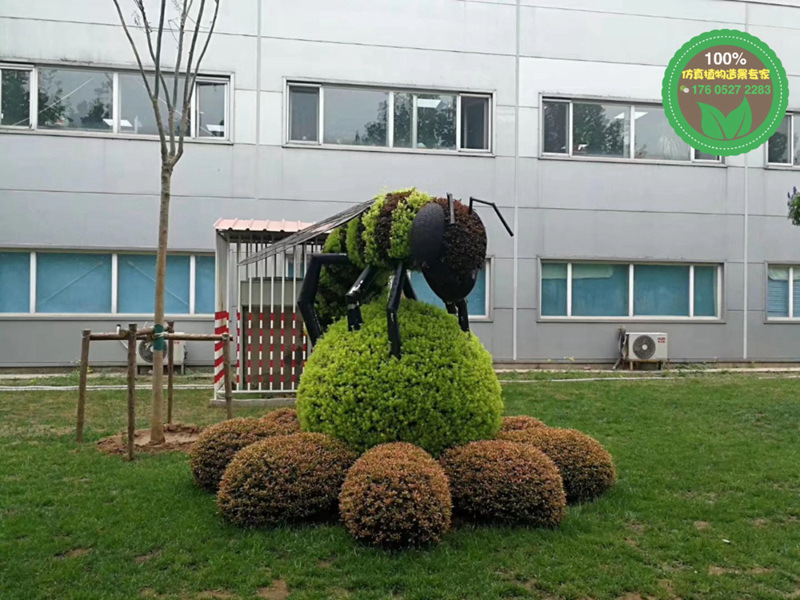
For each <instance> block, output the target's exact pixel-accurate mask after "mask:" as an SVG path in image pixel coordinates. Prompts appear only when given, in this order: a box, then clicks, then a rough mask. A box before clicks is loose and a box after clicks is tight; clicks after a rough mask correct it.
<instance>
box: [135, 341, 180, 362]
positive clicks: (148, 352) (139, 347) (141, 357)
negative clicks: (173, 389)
mask: <svg viewBox="0 0 800 600" xmlns="http://www.w3.org/2000/svg"><path fill="white" fill-rule="evenodd" d="M172 343H173V357H172V360H173V364H174V365H175V366H176V367H183V363H184V361H185V360H186V346H184V345H183V344H184V343H183V342H182V341H180V340H175V341H174V342H172ZM167 347H169V346H167ZM164 358H165V359H164V366H166V365H167V360H166V357H164ZM136 366H137V367H152V366H153V342H152V341H150V340H139V341H137V342H136Z"/></svg>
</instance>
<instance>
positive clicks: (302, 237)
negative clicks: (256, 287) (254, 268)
mask: <svg viewBox="0 0 800 600" xmlns="http://www.w3.org/2000/svg"><path fill="white" fill-rule="evenodd" d="M375 200H376V199H375V198H372V199H371V200H367V201H366V202H362V203H361V204H356V205H355V206H351V207H350V208H348V209H347V210H343V211H342V212H340V213H337V214H335V215H333V216H332V217H328V218H327V219H325V220H323V221H320V222H319V223H314V224H313V225H309V226H308V227H306V228H305V229H301V230H300V231H298V232H297V233H293V234H292V235H290V236H289V237H286V238H283V239H282V240H280V241H278V242H275V243H274V244H270V245H269V246H267V247H266V248H264V249H263V250H261V251H259V252H256V253H255V254H251V255H250V256H248V257H246V258H244V259H242V260H241V261H239V265H240V266H241V265H249V264H252V263H254V262H257V261H259V260H262V259H264V258H269V257H270V256H274V255H276V254H278V253H280V252H283V251H284V250H285V249H286V248H291V247H292V246H297V245H299V244H302V243H303V242H307V241H308V240H310V239H313V238H315V237H317V236H318V235H322V234H323V233H328V232H329V231H331V230H333V229H336V228H337V227H339V225H344V224H345V223H347V222H348V221H352V220H353V219H355V218H357V217H360V216H361V215H363V214H364V213H365V212H367V210H369V208H370V207H371V206H372V205H373V204H375Z"/></svg>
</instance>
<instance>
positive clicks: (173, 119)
mask: <svg viewBox="0 0 800 600" xmlns="http://www.w3.org/2000/svg"><path fill="white" fill-rule="evenodd" d="M112 1H113V2H114V6H115V7H116V9H117V14H118V15H119V20H120V23H122V28H123V30H124V31H125V35H126V37H127V38H128V41H129V42H130V45H131V48H132V49H133V54H134V56H135V57H136V64H137V65H138V66H139V72H140V73H141V75H142V80H143V81H144V87H145V89H146V90H147V95H148V96H149V97H150V101H151V102H152V104H153V113H154V115H155V121H156V128H157V130H158V137H159V140H160V143H161V207H160V212H159V219H158V254H157V257H156V298H155V313H154V315H153V321H154V327H155V330H156V339H155V343H154V345H153V350H154V352H153V410H152V415H151V419H150V441H151V443H154V444H160V443H163V441H164V424H163V404H164V394H163V385H164V353H165V351H166V344H165V343H164V340H163V339H162V338H161V337H159V336H158V334H159V333H163V331H164V288H165V281H166V275H167V240H168V236H169V204H170V195H171V186H172V173H173V170H174V169H175V165H176V164H177V163H178V161H179V160H180V159H181V156H183V143H184V137H185V135H186V132H187V130H188V127H189V124H190V121H189V111H190V107H191V100H192V93H193V92H194V88H195V83H196V81H197V74H198V72H199V70H200V64H201V62H202V61H203V57H204V56H205V54H206V51H207V50H208V45H209V43H210V41H211V36H212V35H213V33H214V27H215V25H216V23H217V15H218V14H219V0H171V4H172V6H171V8H172V9H173V10H174V11H176V16H175V18H174V19H167V16H166V13H167V0H160V10H159V12H158V14H157V15H155V16H156V21H152V20H151V18H150V15H149V14H148V10H147V8H146V6H145V0H132V3H133V5H134V12H133V15H132V26H133V27H134V28H136V29H139V30H142V31H143V33H144V42H146V46H147V48H146V52H147V54H146V55H144V56H145V58H146V59H147V58H148V57H149V60H146V61H143V60H142V56H143V54H144V53H143V52H140V51H139V47H138V46H137V43H136V41H134V37H133V34H132V33H131V27H129V25H128V24H127V23H126V21H125V16H124V15H123V12H122V8H121V7H120V0H112ZM207 5H208V6H207ZM212 5H213V7H212ZM204 18H205V19H209V18H210V20H209V21H208V25H207V26H205V27H204V25H203V19H204ZM156 23H157V24H156ZM165 35H170V36H172V37H173V38H174V40H175V42H176V49H175V61H174V66H172V67H170V68H164V66H163V65H162V57H163V56H164V54H163V53H162V46H163V44H164V42H165V40H164V38H165ZM154 38H155V39H154ZM165 73H166V74H167V75H165ZM168 80H171V84H172V86H171V88H172V89H171V90H170V86H169V85H167V83H168ZM181 88H182V89H181ZM165 117H166V123H165V122H164V121H165Z"/></svg>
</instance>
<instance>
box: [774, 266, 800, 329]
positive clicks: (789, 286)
mask: <svg viewBox="0 0 800 600" xmlns="http://www.w3.org/2000/svg"><path fill="white" fill-rule="evenodd" d="M767 318H768V319H800V267H796V266H795V267H790V266H773V265H770V266H769V267H768V268H767Z"/></svg>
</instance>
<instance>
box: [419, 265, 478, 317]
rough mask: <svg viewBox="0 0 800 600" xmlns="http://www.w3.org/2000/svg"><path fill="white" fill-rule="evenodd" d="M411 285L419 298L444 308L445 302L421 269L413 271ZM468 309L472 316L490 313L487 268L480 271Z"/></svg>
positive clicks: (471, 293)
mask: <svg viewBox="0 0 800 600" xmlns="http://www.w3.org/2000/svg"><path fill="white" fill-rule="evenodd" d="M411 285H412V286H414V291H415V292H416V293H417V299H418V300H421V301H422V302H427V303H428V304H433V305H435V306H440V307H441V308H444V302H442V301H441V300H440V299H439V297H438V296H437V295H436V294H434V293H433V290H432V289H431V288H430V286H429V285H428V282H427V281H425V277H424V276H423V275H422V273H420V272H419V271H413V272H412V273H411ZM467 310H468V312H469V315H470V316H471V317H485V316H487V315H488V312H487V306H486V269H481V271H480V272H479V273H478V280H477V281H476V282H475V287H474V288H472V292H470V295H469V296H468V297H467Z"/></svg>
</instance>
